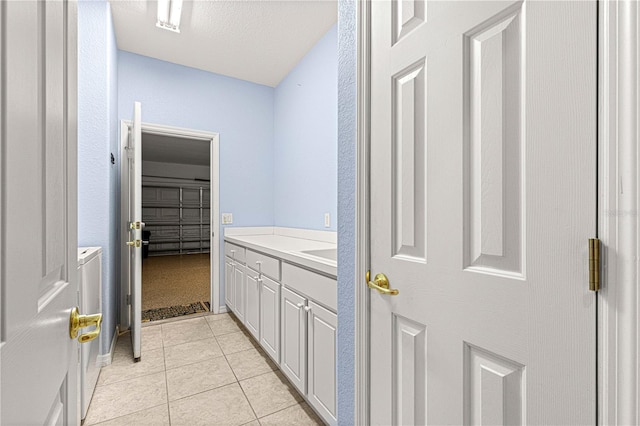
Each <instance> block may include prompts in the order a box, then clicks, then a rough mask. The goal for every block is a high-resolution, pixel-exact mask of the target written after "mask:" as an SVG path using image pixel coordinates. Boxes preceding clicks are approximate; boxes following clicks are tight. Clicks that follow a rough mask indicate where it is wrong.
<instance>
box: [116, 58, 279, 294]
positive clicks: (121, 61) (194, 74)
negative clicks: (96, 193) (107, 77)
mask: <svg viewBox="0 0 640 426" xmlns="http://www.w3.org/2000/svg"><path fill="white" fill-rule="evenodd" d="M118 70H119V73H118V118H119V119H120V120H130V119H131V118H132V114H133V103H134V102H135V101H140V102H141V103H142V121H143V122H145V123H153V124H162V125H166V126H175V127H182V128H188V129H194V130H204V131H209V132H216V133H219V134H220V212H221V213H222V212H225V213H227V212H229V213H233V226H271V225H273V223H274V215H273V135H274V127H273V100H274V89H273V88H272V87H268V86H263V85H259V84H255V83H249V82H246V81H243V80H238V79H235V78H230V77H225V76H221V75H218V74H213V73H210V72H206V71H200V70H197V69H194V68H188V67H185V66H181V65H176V64H172V63H169V62H164V61H160V60H157V59H152V58H149V57H146V56H140V55H136V54H133V53H129V52H124V51H120V52H119V58H118ZM218 232H222V231H221V230H218ZM218 235H222V233H219V234H218ZM223 256H224V251H222V250H221V256H220V265H224V262H223V261H224V258H223ZM221 269H222V270H221V271H220V279H221V282H224V281H223V273H224V268H222V267H221ZM220 287H221V300H224V286H222V285H221V286H220Z"/></svg>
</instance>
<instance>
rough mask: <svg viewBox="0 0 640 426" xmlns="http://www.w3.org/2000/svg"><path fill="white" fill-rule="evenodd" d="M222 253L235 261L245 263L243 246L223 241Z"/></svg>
mask: <svg viewBox="0 0 640 426" xmlns="http://www.w3.org/2000/svg"><path fill="white" fill-rule="evenodd" d="M224 254H225V255H226V256H229V257H230V258H231V259H233V260H235V261H237V262H240V263H245V260H246V256H245V249H244V247H240V246H237V245H235V244H231V243H224Z"/></svg>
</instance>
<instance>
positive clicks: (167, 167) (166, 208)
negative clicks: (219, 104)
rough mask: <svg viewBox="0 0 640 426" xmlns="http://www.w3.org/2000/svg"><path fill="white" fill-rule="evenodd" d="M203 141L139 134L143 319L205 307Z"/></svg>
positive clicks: (207, 169) (207, 227) (207, 243)
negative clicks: (140, 142)
mask: <svg viewBox="0 0 640 426" xmlns="http://www.w3.org/2000/svg"><path fill="white" fill-rule="evenodd" d="M209 153H210V147H209V142H208V141H203V140H199V139H188V138H182V137H176V136H170V135H161V134H155V133H145V132H143V133H142V221H143V222H144V223H145V224H146V225H145V228H144V230H143V231H142V234H143V244H144V246H143V247H142V249H143V250H142V258H143V260H142V322H149V321H157V320H162V319H167V318H173V317H177V316H182V315H190V314H196V313H200V312H207V311H210V307H211V286H210V282H211V261H210V248H211V221H210V216H211V213H210V209H211V190H210V182H211V179H210V175H211V158H210V155H209Z"/></svg>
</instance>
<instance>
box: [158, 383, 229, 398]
mask: <svg viewBox="0 0 640 426" xmlns="http://www.w3.org/2000/svg"><path fill="white" fill-rule="evenodd" d="M236 383H238V382H231V383H225V384H223V385H220V386H216V387H215V388H211V389H207V390H203V391H200V392H196V393H193V394H191V395H185V396H181V397H180V398H176V399H174V400H172V401H170V402H178V401H182V400H183V399H187V398H191V397H193V396H196V395H200V394H203V393H206V392H211V391H213V390H216V389H220V388H224V387H226V386H231V385H233V384H236Z"/></svg>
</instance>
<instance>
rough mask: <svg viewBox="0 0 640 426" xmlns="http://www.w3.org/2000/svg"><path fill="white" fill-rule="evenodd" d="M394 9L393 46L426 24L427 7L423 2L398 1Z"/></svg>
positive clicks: (414, 0) (415, 0)
mask: <svg viewBox="0 0 640 426" xmlns="http://www.w3.org/2000/svg"><path fill="white" fill-rule="evenodd" d="M392 7H393V13H392V16H393V25H392V28H393V44H396V43H397V42H398V41H400V39H402V38H403V37H404V36H406V35H407V34H409V33H410V32H411V31H413V30H414V29H416V28H417V27H418V26H419V25H420V24H422V23H423V22H425V20H426V16H427V13H426V12H427V5H426V3H425V2H424V1H423V0H398V1H394V2H393V3H392Z"/></svg>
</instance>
